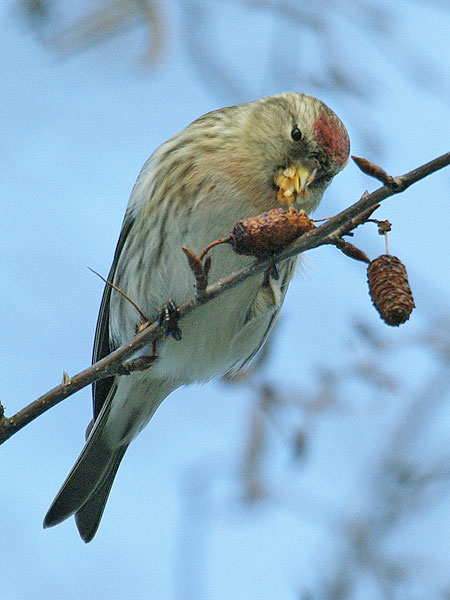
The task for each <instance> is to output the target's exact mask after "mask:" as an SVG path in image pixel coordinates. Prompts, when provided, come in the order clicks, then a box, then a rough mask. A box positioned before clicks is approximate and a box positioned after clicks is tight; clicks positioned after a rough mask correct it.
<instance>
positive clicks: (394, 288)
mask: <svg viewBox="0 0 450 600" xmlns="http://www.w3.org/2000/svg"><path fill="white" fill-rule="evenodd" d="M367 279H368V283H369V293H370V296H371V298H372V301H373V304H374V306H375V308H376V309H377V311H378V312H379V313H380V316H381V318H382V319H383V321H384V322H385V323H387V324H388V325H393V326H398V325H401V324H402V323H404V322H405V321H407V320H408V319H409V315H410V314H411V312H412V310H413V308H414V307H415V304H414V298H413V295H412V293H411V289H410V287H409V283H408V275H407V273H406V268H405V266H404V265H403V263H402V262H401V261H400V260H399V259H398V258H397V257H396V256H390V255H388V254H383V255H381V256H379V257H378V258H376V259H375V260H373V261H372V262H371V263H370V265H369V267H368V269H367Z"/></svg>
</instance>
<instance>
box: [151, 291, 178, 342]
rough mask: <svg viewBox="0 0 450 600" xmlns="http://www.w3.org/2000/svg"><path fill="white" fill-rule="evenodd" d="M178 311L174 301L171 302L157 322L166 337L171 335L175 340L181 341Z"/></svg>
mask: <svg viewBox="0 0 450 600" xmlns="http://www.w3.org/2000/svg"><path fill="white" fill-rule="evenodd" d="M178 319H179V314H178V309H177V307H176V306H175V304H174V302H173V300H169V301H168V302H167V304H165V305H164V306H163V307H162V308H161V310H160V312H159V315H158V317H157V318H156V321H157V323H158V325H160V326H161V327H162V328H163V329H164V333H165V335H166V336H168V335H171V336H172V337H173V338H174V339H175V340H177V341H180V340H181V329H180V328H179V327H178Z"/></svg>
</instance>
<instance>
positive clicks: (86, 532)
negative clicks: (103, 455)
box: [75, 445, 128, 542]
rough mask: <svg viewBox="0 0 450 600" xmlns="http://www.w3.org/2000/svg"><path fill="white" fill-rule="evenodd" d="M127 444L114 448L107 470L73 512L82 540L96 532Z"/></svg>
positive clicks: (89, 537) (86, 540)
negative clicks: (94, 489)
mask: <svg viewBox="0 0 450 600" xmlns="http://www.w3.org/2000/svg"><path fill="white" fill-rule="evenodd" d="M127 448H128V445H124V446H122V447H120V448H119V449H118V450H116V451H115V452H114V454H113V457H112V459H111V460H110V463H109V465H108V472H107V473H106V474H104V475H103V481H102V483H101V485H100V486H99V487H98V488H97V490H96V491H95V493H94V494H93V495H92V496H91V497H90V498H89V499H88V500H87V502H85V504H83V506H82V507H81V508H80V509H78V510H77V512H76V513H75V521H76V524H77V527H78V531H79V532H80V536H81V538H82V540H83V541H85V542H90V541H91V540H92V538H93V537H94V535H95V534H96V533H97V529H98V526H99V525H100V521H101V518H102V516H103V511H104V510H105V506H106V502H107V500H108V496H109V493H110V491H111V486H112V484H113V482H114V478H115V476H116V473H117V469H118V468H119V465H120V463H121V461H122V458H123V456H124V454H125V451H126V449H127Z"/></svg>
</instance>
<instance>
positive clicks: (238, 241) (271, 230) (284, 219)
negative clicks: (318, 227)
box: [229, 208, 315, 258]
mask: <svg viewBox="0 0 450 600" xmlns="http://www.w3.org/2000/svg"><path fill="white" fill-rule="evenodd" d="M314 228H315V225H314V223H313V222H312V220H311V219H310V218H309V217H308V215H307V214H306V212H305V211H304V210H299V211H296V210H295V209H294V208H289V209H285V208H274V209H273V210H270V211H268V212H265V213H263V214H261V215H257V216H256V217H251V218H249V219H241V220H240V221H238V222H237V223H236V225H235V226H234V227H233V231H232V232H231V236H230V240H229V243H230V244H231V246H232V248H233V250H234V251H235V252H236V253H237V254H245V255H247V256H257V257H258V258H264V257H267V256H271V255H272V254H275V253H276V252H279V251H280V250H283V248H286V246H288V245H289V244H290V243H291V242H293V241H294V240H296V239H297V238H298V237H300V235H302V234H303V233H306V232H307V231H311V229H314Z"/></svg>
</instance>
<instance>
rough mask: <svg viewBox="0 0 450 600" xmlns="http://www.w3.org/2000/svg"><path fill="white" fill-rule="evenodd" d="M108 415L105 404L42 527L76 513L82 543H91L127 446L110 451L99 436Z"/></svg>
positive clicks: (55, 523) (102, 436)
mask: <svg viewBox="0 0 450 600" xmlns="http://www.w3.org/2000/svg"><path fill="white" fill-rule="evenodd" d="M109 412H110V404H109V403H108V402H107V403H105V406H104V407H103V410H102V411H101V413H100V414H99V416H98V418H97V419H96V421H95V424H94V426H93V427H92V430H91V432H90V434H89V436H88V438H87V441H86V444H85V446H84V448H83V450H82V451H81V454H80V456H79V457H78V459H77V461H76V463H75V465H74V466H73V468H72V470H71V471H70V473H69V475H68V476H67V479H66V480H65V481H64V483H63V485H62V486H61V489H60V490H59V492H58V494H57V496H56V498H55V499H54V501H53V503H52V505H51V506H50V508H49V510H48V512H47V514H46V516H45V519H44V527H53V526H54V525H58V523H61V522H62V521H64V520H65V519H67V518H68V517H70V516H71V515H73V514H75V519H76V523H77V527H78V530H79V532H80V535H81V537H82V539H83V540H84V541H85V542H90V541H91V540H92V538H93V537H94V535H95V533H96V531H97V528H98V526H99V523H100V519H101V518H102V514H103V510H104V508H105V504H106V501H107V499H108V496H109V492H110V490H111V486H112V484H113V481H114V477H115V475H116V473H117V469H118V468H119V464H120V461H121V460H122V458H123V456H124V454H125V451H126V449H127V447H128V444H123V445H122V446H119V447H116V448H113V449H112V448H110V447H109V446H108V444H107V442H106V441H105V436H104V435H102V433H103V430H104V425H105V423H106V420H107V419H108V415H109Z"/></svg>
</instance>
